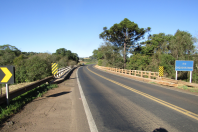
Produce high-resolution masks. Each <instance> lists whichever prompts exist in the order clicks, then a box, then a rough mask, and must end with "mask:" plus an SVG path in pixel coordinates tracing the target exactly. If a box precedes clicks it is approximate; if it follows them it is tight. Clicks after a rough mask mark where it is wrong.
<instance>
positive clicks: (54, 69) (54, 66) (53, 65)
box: [52, 63, 58, 75]
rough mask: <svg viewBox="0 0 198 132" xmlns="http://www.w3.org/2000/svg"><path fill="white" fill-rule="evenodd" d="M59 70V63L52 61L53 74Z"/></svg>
mask: <svg viewBox="0 0 198 132" xmlns="http://www.w3.org/2000/svg"><path fill="white" fill-rule="evenodd" d="M57 72H58V64H57V63H52V74H54V75H55V74H56V73H57Z"/></svg>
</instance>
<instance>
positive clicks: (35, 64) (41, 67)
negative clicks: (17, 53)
mask: <svg viewBox="0 0 198 132" xmlns="http://www.w3.org/2000/svg"><path fill="white" fill-rule="evenodd" d="M25 66H26V71H27V80H28V81H36V80H40V79H43V78H45V77H47V76H50V75H52V74H51V64H49V62H47V61H46V60H44V59H41V58H40V57H38V56H32V57H30V58H29V59H27V61H26V64H25Z"/></svg>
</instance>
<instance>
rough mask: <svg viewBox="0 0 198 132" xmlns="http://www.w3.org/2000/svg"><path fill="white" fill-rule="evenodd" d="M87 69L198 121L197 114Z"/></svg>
mask: <svg viewBox="0 0 198 132" xmlns="http://www.w3.org/2000/svg"><path fill="white" fill-rule="evenodd" d="M87 69H88V70H89V71H90V72H92V73H94V74H95V75H97V76H99V77H101V78H103V79H105V80H108V81H110V82H112V83H115V84H117V85H119V86H121V87H124V88H126V89H128V90H130V91H132V92H134V93H137V94H140V95H142V96H144V97H146V98H148V99H151V100H153V101H155V102H158V103H160V104H162V105H164V106H167V107H168V108H171V109H173V110H176V111H178V112H180V113H182V114H184V115H187V116H189V117H191V118H193V119H195V120H198V114H195V113H193V112H190V111H188V110H185V109H183V108H181V107H178V106H176V105H173V104H171V103H168V102H166V101H163V100H161V99H158V98H156V97H153V96H151V95H149V94H146V93H143V92H141V91H138V90H136V89H134V88H131V87H129V86H126V85H124V84H122V83H119V82H116V81H114V80H111V79H109V78H106V77H104V76H102V75H100V74H97V73H95V72H93V71H91V70H90V69H89V68H88V67H87Z"/></svg>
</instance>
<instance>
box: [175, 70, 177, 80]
mask: <svg viewBox="0 0 198 132" xmlns="http://www.w3.org/2000/svg"><path fill="white" fill-rule="evenodd" d="M175 80H177V71H176V76H175Z"/></svg>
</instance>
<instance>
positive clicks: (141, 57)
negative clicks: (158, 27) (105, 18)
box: [92, 18, 198, 83]
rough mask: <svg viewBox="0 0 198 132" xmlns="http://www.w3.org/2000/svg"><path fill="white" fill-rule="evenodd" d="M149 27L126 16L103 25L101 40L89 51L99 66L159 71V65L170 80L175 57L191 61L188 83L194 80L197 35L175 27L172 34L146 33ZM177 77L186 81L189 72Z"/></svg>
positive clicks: (197, 60) (197, 68)
mask: <svg viewBox="0 0 198 132" xmlns="http://www.w3.org/2000/svg"><path fill="white" fill-rule="evenodd" d="M148 26H149V25H148ZM150 30H151V28H150V27H147V28H145V29H143V28H139V27H138V24H136V23H134V22H131V21H130V20H128V19H127V18H125V19H124V20H122V21H121V22H120V23H118V24H114V25H113V26H112V27H110V28H109V29H107V27H104V28H103V32H102V33H100V34H99V37H100V38H102V39H103V40H104V43H103V44H102V45H100V46H99V48H98V49H94V50H93V55H92V56H93V57H94V58H96V59H97V60H98V65H99V66H106V67H114V68H122V69H123V68H125V69H128V70H142V71H152V72H159V66H163V67H164V75H163V76H164V77H167V78H172V79H175V61H176V60H192V61H194V66H193V68H194V69H193V73H192V83H197V82H198V46H197V45H196V44H198V38H196V37H193V36H192V35H191V34H190V33H189V32H187V31H181V30H179V29H178V30H177V31H176V32H175V34H174V35H172V34H165V33H163V32H162V33H158V34H150V33H149V31H150ZM146 33H148V37H146V36H145V34H146ZM129 54H130V55H129ZM177 77H178V78H177V79H178V80H183V81H186V82H189V78H190V72H189V71H178V74H177Z"/></svg>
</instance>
